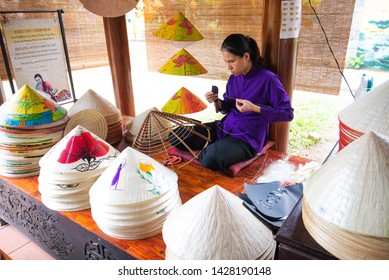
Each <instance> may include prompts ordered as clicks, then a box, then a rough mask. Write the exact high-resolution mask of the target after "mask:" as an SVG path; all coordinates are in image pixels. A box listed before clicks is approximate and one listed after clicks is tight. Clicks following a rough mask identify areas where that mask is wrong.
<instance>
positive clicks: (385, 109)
mask: <svg viewBox="0 0 389 280" xmlns="http://www.w3.org/2000/svg"><path fill="white" fill-rule="evenodd" d="M361 112H363V113H361ZM370 130H372V131H375V132H378V133H381V134H384V135H388V134H389V80H387V81H385V82H383V83H382V84H380V85H378V86H376V87H373V88H372V89H371V90H370V91H369V92H368V93H366V94H364V95H362V96H361V97H360V98H358V99H357V100H355V101H354V102H353V103H351V104H350V105H348V106H347V107H346V108H345V109H343V110H342V111H340V112H339V149H340V150H341V149H342V148H343V147H345V146H347V145H348V144H350V143H351V142H353V141H354V140H355V139H357V138H359V137H361V136H362V135H363V134H364V133H366V132H368V131H370Z"/></svg>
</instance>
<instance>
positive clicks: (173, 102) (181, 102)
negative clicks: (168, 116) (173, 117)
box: [161, 87, 207, 114]
mask: <svg viewBox="0 0 389 280" xmlns="http://www.w3.org/2000/svg"><path fill="white" fill-rule="evenodd" d="M206 108H207V105H206V104H205V103H204V101H202V100H201V99H200V98H199V97H197V96H196V95H195V94H194V93H192V92H191V91H189V90H188V89H186V88H185V87H182V88H180V89H179V90H178V91H177V92H176V93H175V94H174V95H173V96H172V97H171V98H170V99H169V100H168V101H167V102H166V103H165V105H164V106H163V107H162V108H161V111H162V112H166V113H172V114H192V113H197V112H200V111H202V110H205V109H206Z"/></svg>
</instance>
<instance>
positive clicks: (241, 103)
mask: <svg viewBox="0 0 389 280" xmlns="http://www.w3.org/2000/svg"><path fill="white" fill-rule="evenodd" d="M235 103H236V108H237V109H238V110H239V111H240V112H241V113H244V112H249V111H253V112H258V113H259V112H261V107H259V106H257V105H255V104H253V103H252V102H251V101H249V100H246V99H238V98H237V99H236V102H235Z"/></svg>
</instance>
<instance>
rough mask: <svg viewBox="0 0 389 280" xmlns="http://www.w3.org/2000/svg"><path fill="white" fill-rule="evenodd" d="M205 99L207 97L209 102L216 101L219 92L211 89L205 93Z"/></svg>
mask: <svg viewBox="0 0 389 280" xmlns="http://www.w3.org/2000/svg"><path fill="white" fill-rule="evenodd" d="M205 99H207V101H208V102H209V103H213V102H216V101H217V100H218V99H219V98H218V94H217V93H214V92H212V91H209V92H207V93H206V94H205Z"/></svg>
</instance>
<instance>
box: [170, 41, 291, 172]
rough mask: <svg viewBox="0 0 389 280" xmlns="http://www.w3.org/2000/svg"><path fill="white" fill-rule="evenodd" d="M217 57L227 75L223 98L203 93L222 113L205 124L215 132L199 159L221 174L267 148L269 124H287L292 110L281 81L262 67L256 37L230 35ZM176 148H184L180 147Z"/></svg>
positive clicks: (194, 142) (191, 140) (195, 143)
mask: <svg viewBox="0 0 389 280" xmlns="http://www.w3.org/2000/svg"><path fill="white" fill-rule="evenodd" d="M221 55H222V58H223V60H224V61H225V63H226V64H227V67H228V70H229V71H230V72H231V75H230V77H229V79H228V82H227V86H226V92H225V93H224V95H223V100H221V99H219V98H218V94H217V93H213V92H207V93H206V94H205V98H206V99H207V101H208V102H209V103H216V104H215V107H216V110H217V111H220V112H221V113H223V114H226V115H225V116H224V117H223V118H222V119H221V120H220V121H215V122H212V123H208V124H207V125H208V126H210V127H211V128H212V132H213V133H212V135H211V143H210V144H209V145H208V146H207V147H205V148H204V149H202V151H201V153H200V154H199V158H198V161H199V162H200V163H201V164H202V165H203V166H204V167H207V168H209V169H211V170H224V169H227V168H228V167H230V166H231V165H233V164H235V163H238V162H241V161H244V160H248V159H250V158H253V157H254V156H255V155H256V154H257V153H259V152H261V150H262V148H263V147H264V145H265V144H266V140H267V136H268V130H269V124H270V123H272V122H285V121H291V120H292V119H293V111H294V110H293V108H292V107H291V103H290V99H289V96H288V94H287V93H286V91H285V89H284V87H283V86H282V84H281V81H280V79H279V77H278V76H277V75H276V74H274V73H273V72H271V71H269V70H267V69H265V63H264V59H263V58H262V57H261V56H260V52H259V48H258V45H257V43H256V41H255V40H254V39H252V38H251V37H248V36H245V35H242V34H231V35H229V36H228V37H227V38H225V39H224V41H223V43H222V46H221ZM200 132H201V131H200ZM202 133H204V132H202ZM185 143H186V144H187V145H188V146H189V147H190V148H193V149H196V148H201V147H203V146H204V141H202V140H200V139H199V138H198V137H196V136H195V135H191V136H190V137H188V138H187V139H185ZM201 145H202V146H201ZM176 147H177V148H179V149H185V147H184V145H178V146H176Z"/></svg>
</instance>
